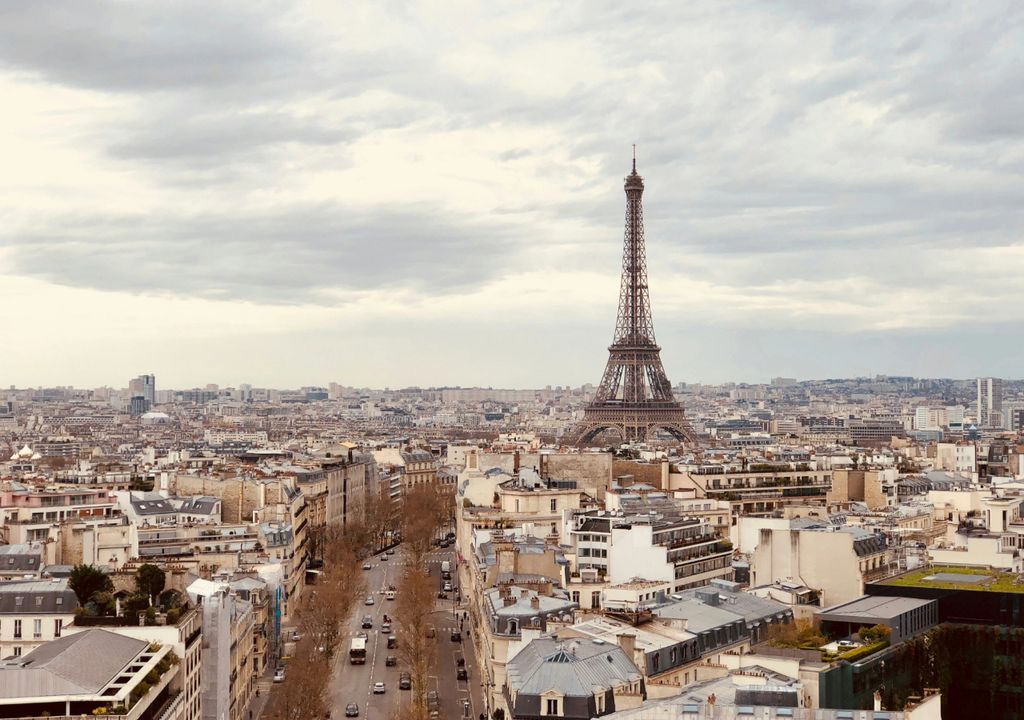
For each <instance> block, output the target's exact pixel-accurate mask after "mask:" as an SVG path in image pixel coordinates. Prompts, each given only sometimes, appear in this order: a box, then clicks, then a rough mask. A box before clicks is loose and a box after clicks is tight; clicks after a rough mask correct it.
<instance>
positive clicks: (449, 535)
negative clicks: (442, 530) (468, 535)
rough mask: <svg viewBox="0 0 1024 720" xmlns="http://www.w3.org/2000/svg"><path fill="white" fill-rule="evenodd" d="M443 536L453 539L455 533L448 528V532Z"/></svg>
mask: <svg viewBox="0 0 1024 720" xmlns="http://www.w3.org/2000/svg"><path fill="white" fill-rule="evenodd" d="M445 537H446V538H448V539H449V540H454V539H455V533H453V532H452V531H450V530H449V531H448V534H447V535H445Z"/></svg>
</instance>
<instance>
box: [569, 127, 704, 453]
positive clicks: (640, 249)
mask: <svg viewBox="0 0 1024 720" xmlns="http://www.w3.org/2000/svg"><path fill="white" fill-rule="evenodd" d="M625 188H626V236H625V241H624V243H623V249H622V287H621V289H620V290H619V314H618V317H617V318H616V321H615V339H614V340H613V341H612V344H611V346H610V347H609V348H608V365H607V366H606V367H605V370H604V377H602V378H601V385H600V387H598V389H597V395H596V396H595V397H594V399H593V400H592V401H591V402H590V403H589V404H588V405H587V407H586V409H585V410H584V414H583V420H582V421H581V422H580V424H579V425H578V426H577V427H576V429H575V431H574V432H573V433H572V434H573V436H574V437H575V440H576V442H577V443H579V444H583V443H586V442H589V441H591V440H593V439H594V438H595V437H597V436H598V435H600V434H601V433H602V432H605V431H613V432H615V433H617V434H618V435H619V436H620V437H621V438H622V441H623V442H642V441H644V440H646V439H647V438H648V437H649V436H650V435H651V433H652V432H654V431H656V430H658V429H661V430H665V431H667V432H668V433H670V434H671V435H672V436H673V437H675V438H676V439H678V440H681V441H684V442H689V443H691V444H694V445H696V444H697V436H696V433H695V432H694V430H693V428H692V427H691V426H690V424H689V423H688V422H687V421H686V417H685V413H684V410H683V404H682V403H680V402H678V401H677V400H676V399H675V396H673V395H672V384H671V383H670V382H669V381H668V378H667V377H666V376H665V368H664V367H662V364H661V348H660V347H658V344H657V343H656V342H655V340H654V321H653V320H651V301H650V296H649V292H648V288H647V257H646V250H645V247H644V211H643V205H642V204H641V201H640V199H641V196H642V195H643V194H644V180H643V178H642V177H640V176H639V175H638V174H637V172H636V147H635V146H634V149H633V172H631V173H630V174H629V175H627V176H626V183H625Z"/></svg>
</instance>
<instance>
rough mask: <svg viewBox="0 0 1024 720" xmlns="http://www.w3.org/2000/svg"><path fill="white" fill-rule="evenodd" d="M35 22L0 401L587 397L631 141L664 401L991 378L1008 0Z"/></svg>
mask: <svg viewBox="0 0 1024 720" xmlns="http://www.w3.org/2000/svg"><path fill="white" fill-rule="evenodd" d="M53 7H54V6H53V5H52V4H48V6H47V7H43V6H39V5H34V6H28V7H19V8H18V9H17V10H7V11H0V12H3V15H2V17H3V20H4V22H2V23H0V38H2V40H3V42H0V91H2V92H3V93H4V97H5V99H7V100H8V102H7V103H6V106H7V108H8V112H7V115H6V117H5V118H4V119H3V120H0V123H2V125H0V126H2V127H3V129H4V132H3V133H0V149H2V150H3V152H4V155H5V157H6V158H8V159H9V161H8V163H6V164H5V169H0V197H3V198H4V199H3V200H2V201H0V212H2V213H3V217H4V223H3V226H2V229H0V322H3V323H4V326H5V327H6V328H7V329H8V333H9V338H10V339H9V341H8V342H7V343H5V346H6V347H5V351H4V354H3V356H2V359H0V386H7V385H12V384H13V385H16V386H19V387H27V386H40V385H44V386H45V385H69V384H70V385H74V386H77V387H96V386H100V385H105V384H110V383H112V382H116V383H120V382H121V380H120V378H125V379H126V378H129V377H134V376H135V375H137V374H138V373H140V372H153V373H154V374H155V375H156V376H157V378H158V382H159V383H161V385H162V386H163V387H192V386H196V385H199V384H205V382H208V381H210V379H218V378H220V379H226V378H244V379H241V380H235V381H234V382H249V383H251V384H253V385H256V386H264V387H297V386H300V385H305V384H309V383H310V382H317V381H316V380H315V379H316V378H321V380H319V381H318V382H321V383H326V382H329V381H332V380H333V381H338V382H342V383H343V384H346V385H351V386H357V387H364V386H365V387H385V386H390V387H402V386H413V385H419V386H424V387H426V386H442V385H453V386H454V385H460V386H463V387H468V386H473V385H482V386H493V387H543V386H544V385H548V384H551V385H567V384H568V385H572V386H579V385H583V384H585V383H595V382H596V381H597V380H598V378H599V376H600V372H601V368H602V367H603V365H604V361H605V359H606V353H607V347H608V344H609V342H610V341H611V340H612V334H613V329H614V312H615V302H616V290H617V286H618V281H619V271H620V268H621V266H620V262H619V253H620V250H621V242H622V209H621V199H620V197H621V196H620V194H619V193H620V192H621V185H620V183H621V181H622V178H623V177H624V176H625V175H626V174H627V173H628V171H629V159H630V146H631V144H632V143H634V142H635V143H637V151H638V163H639V167H640V169H641V172H642V173H643V174H644V176H645V179H646V182H647V191H646V194H645V204H646V207H645V211H646V220H647V228H646V229H647V244H648V262H649V265H650V267H649V274H650V281H651V285H652V292H651V295H652V296H651V307H652V309H653V317H654V321H655V323H656V324H657V327H658V342H659V344H660V345H661V346H662V348H663V350H664V352H663V357H664V358H665V370H666V372H667V375H668V376H669V377H670V378H671V379H672V381H673V382H688V383H698V382H708V383H717V382H725V381H736V382H742V381H746V382H756V381H762V382H766V381H768V380H769V379H770V378H771V377H773V376H788V377H819V378H825V377H843V376H873V375H875V374H891V375H914V376H918V377H960V378H973V377H979V376H994V377H1011V376H1013V375H1014V374H1015V371H1016V363H1015V357H1016V355H1017V354H1019V352H1018V351H1019V350H1020V347H1019V341H1017V340H1016V339H1015V338H1017V337H1020V335H1021V333H1020V330H1021V329H1024V328H1022V324H1021V322H1020V321H1019V320H1016V319H1013V318H1012V317H1010V315H1011V313H1012V308H1014V307H1015V306H1016V304H1017V303H1018V298H1019V297H1020V296H1021V294H1022V291H1024V280H1022V279H1021V277H1020V273H1019V272H1017V268H1018V267H1019V266H1020V264H1021V261H1022V260H1024V245H1022V244H1021V242H1020V240H1019V227H1020V225H1021V222H1020V220H1021V212H1022V211H1021V209H1020V207H1019V197H1020V196H1021V191H1022V190H1024V188H1022V185H1024V183H1022V179H1021V171H1020V167H1021V166H1020V158H1021V153H1022V145H1021V142H1020V140H1021V132H1022V131H1021V128H1020V125H1019V123H1018V122H1017V121H1016V117H1017V116H1018V115H1019V113H1018V112H1017V108H1016V107H1015V104H1016V103H1017V100H1016V98H1017V93H1015V92H1014V91H1013V88H1015V87H1016V86H1017V85H1018V84H1019V80H1020V68H1019V63H1018V62H1016V60H1015V56H1014V53H1015V52H1016V50H1015V48H1016V47H1017V45H1016V44H1015V41H1014V33H1015V23H1014V22H1012V21H1010V20H1012V19H1013V18H1018V19H1019V18H1020V17H1021V13H1022V10H1021V9H1020V8H1019V7H1017V6H1015V5H1013V4H1011V3H991V4H986V5H985V6H980V7H974V8H972V10H971V13H970V15H969V16H967V15H966V14H964V13H963V12H961V11H960V10H958V9H957V8H956V7H948V8H938V7H932V8H929V9H928V10H927V11H925V10H923V9H922V7H921V6H919V5H917V4H915V3H878V4H875V5H873V6H872V5H863V6H858V7H857V8H852V7H850V8H846V9H834V10H827V9H824V8H820V7H818V6H817V5H816V4H813V3H806V4H802V3H791V4H783V5H779V6H764V5H762V4H758V3H740V4H737V5H735V6H730V7H729V8H725V7H720V6H717V5H711V6H704V7H686V8H675V7H673V6H671V5H666V6H663V7H660V8H651V9H648V10H645V12H643V13H635V12H632V11H629V10H628V9H626V8H623V7H621V5H613V4H607V5H601V4H590V3H588V4H587V5H586V7H585V8H584V7H583V6H578V7H576V8H571V7H570V8H557V9H548V10H545V9H544V7H543V6H541V5H523V6H517V8H516V9H515V10H508V11H501V10H495V9H492V8H489V7H483V8H472V7H463V8H460V9H459V10H458V11H455V10H451V9H448V8H438V7H436V6H430V5H428V4H423V5H420V4H411V5H408V6H405V7H403V8H402V9H395V8H384V7H368V8H364V9H363V10H361V11H360V12H348V13H343V12H341V11H334V12H332V11H331V10H329V9H324V8H321V7H318V6H317V5H315V4H299V5H291V4H289V5H287V6H282V7H287V10H288V11H287V12H282V7H279V6H275V5H273V4H268V5H251V4H239V5H236V6H233V7H232V6H227V5H225V6H217V7H208V6H206V5H203V4H199V3H194V4H190V3H183V4H175V5H173V6H165V5H114V4H108V3H99V2H98V3H65V4H59V7H58V9H57V10H56V11H54V10H53ZM453 28H457V29H456V30H453ZM69 38H73V41H71V40H69ZM994 340H997V343H996V344H997V346H998V347H1000V348H1005V351H1004V352H993V350H992V347H993V344H994Z"/></svg>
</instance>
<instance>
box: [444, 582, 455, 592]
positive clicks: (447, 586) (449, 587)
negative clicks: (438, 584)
mask: <svg viewBox="0 0 1024 720" xmlns="http://www.w3.org/2000/svg"><path fill="white" fill-rule="evenodd" d="M441 589H442V590H444V591H445V592H451V591H452V584H451V583H450V582H447V581H445V584H444V586H443V587H442V588H441Z"/></svg>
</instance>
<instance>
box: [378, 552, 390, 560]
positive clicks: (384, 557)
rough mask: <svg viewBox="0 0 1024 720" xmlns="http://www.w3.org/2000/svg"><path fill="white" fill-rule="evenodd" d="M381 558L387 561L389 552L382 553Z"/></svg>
mask: <svg viewBox="0 0 1024 720" xmlns="http://www.w3.org/2000/svg"><path fill="white" fill-rule="evenodd" d="M380 559H381V560H383V561H385V562H387V559H388V554H387V553H384V554H383V555H381V556H380Z"/></svg>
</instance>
